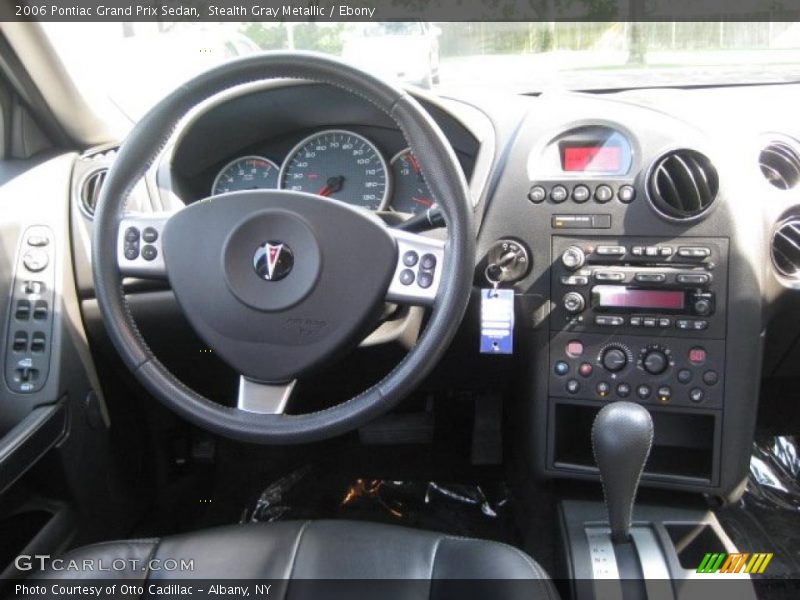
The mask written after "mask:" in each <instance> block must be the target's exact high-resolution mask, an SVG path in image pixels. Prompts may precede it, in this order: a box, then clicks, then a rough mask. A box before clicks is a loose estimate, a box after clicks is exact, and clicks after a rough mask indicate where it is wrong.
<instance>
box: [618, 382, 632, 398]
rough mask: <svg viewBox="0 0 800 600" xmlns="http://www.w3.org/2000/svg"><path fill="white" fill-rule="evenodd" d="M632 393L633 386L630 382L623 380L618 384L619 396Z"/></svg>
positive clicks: (622, 396) (624, 396)
mask: <svg viewBox="0 0 800 600" xmlns="http://www.w3.org/2000/svg"><path fill="white" fill-rule="evenodd" d="M630 395H631V386H630V384H628V383H625V382H622V383H618V384H617V396H619V397H620V398H627V397H628V396H630Z"/></svg>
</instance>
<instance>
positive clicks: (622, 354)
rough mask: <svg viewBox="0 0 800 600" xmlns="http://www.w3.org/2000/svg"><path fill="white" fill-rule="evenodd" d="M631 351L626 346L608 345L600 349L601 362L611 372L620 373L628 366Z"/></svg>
mask: <svg viewBox="0 0 800 600" xmlns="http://www.w3.org/2000/svg"><path fill="white" fill-rule="evenodd" d="M629 360H630V356H629V351H628V349H627V348H625V347H624V346H621V345H620V346H618V345H612V346H606V347H605V348H603V349H602V350H601V351H600V364H601V365H603V368H604V369H605V370H606V371H608V372H610V373H619V372H620V371H622V369H624V368H625V367H626V366H628V361H629Z"/></svg>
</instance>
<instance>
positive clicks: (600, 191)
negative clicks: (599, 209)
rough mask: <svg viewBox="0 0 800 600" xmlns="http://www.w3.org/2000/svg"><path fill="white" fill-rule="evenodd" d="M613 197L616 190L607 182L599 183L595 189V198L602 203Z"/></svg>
mask: <svg viewBox="0 0 800 600" xmlns="http://www.w3.org/2000/svg"><path fill="white" fill-rule="evenodd" d="M613 197H614V190H612V189H611V188H610V187H609V186H607V185H605V184H603V185H598V186H597V188H596V189H595V191H594V199H595V200H597V201H598V202H600V203H601V204H605V203H606V202H608V201H609V200H611V198H613Z"/></svg>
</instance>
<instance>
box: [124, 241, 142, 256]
mask: <svg viewBox="0 0 800 600" xmlns="http://www.w3.org/2000/svg"><path fill="white" fill-rule="evenodd" d="M125 258H126V259H128V260H136V259H137V258H139V244H138V243H136V242H134V243H131V242H125Z"/></svg>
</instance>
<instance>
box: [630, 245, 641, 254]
mask: <svg viewBox="0 0 800 600" xmlns="http://www.w3.org/2000/svg"><path fill="white" fill-rule="evenodd" d="M631 254H633V255H634V256H644V246H634V247H633V248H631Z"/></svg>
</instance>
